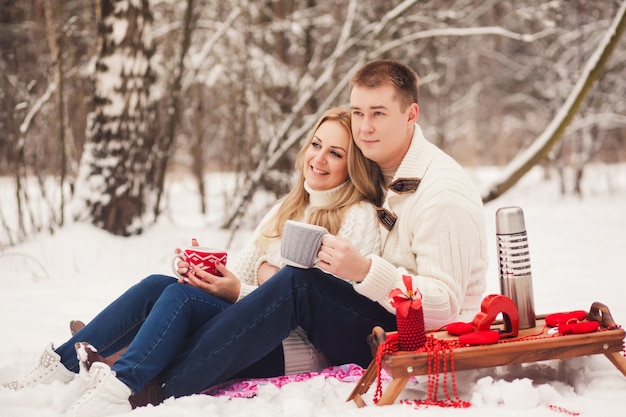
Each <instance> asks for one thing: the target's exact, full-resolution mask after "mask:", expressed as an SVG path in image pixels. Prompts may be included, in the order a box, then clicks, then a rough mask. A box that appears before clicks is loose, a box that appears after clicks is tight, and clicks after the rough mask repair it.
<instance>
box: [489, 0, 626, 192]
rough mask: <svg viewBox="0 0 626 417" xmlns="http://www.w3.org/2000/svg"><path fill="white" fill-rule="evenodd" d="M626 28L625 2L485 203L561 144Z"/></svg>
mask: <svg viewBox="0 0 626 417" xmlns="http://www.w3.org/2000/svg"><path fill="white" fill-rule="evenodd" d="M625 27H626V0H624V1H623V2H622V4H621V6H620V8H619V10H618V11H617V14H616V15H615V18H614V19H613V22H612V23H611V25H610V26H609V28H608V29H607V31H606V33H605V34H604V36H603V38H602V40H601V41H600V43H599V44H598V47H597V49H596V50H595V51H594V53H593V54H592V55H591V57H590V58H589V60H588V61H587V63H586V64H585V67H584V69H583V71H582V73H581V75H580V77H579V79H578V81H577V82H576V84H575V85H574V87H573V88H572V91H571V92H570V94H569V95H568V97H567V99H566V100H565V102H564V103H563V105H562V106H561V108H560V109H559V110H558V111H557V113H556V115H555V116H554V118H553V119H552V121H551V122H550V124H549V125H548V126H547V127H546V129H545V130H544V131H543V132H542V133H541V135H539V137H538V138H537V139H535V141H534V142H533V143H532V144H531V145H530V146H529V147H528V148H527V149H526V150H525V151H524V152H522V153H520V154H519V155H518V156H517V157H515V158H514V159H513V160H512V161H511V162H510V163H509V164H508V165H507V166H506V167H505V170H504V173H503V175H502V180H501V181H499V182H496V183H495V184H493V185H492V186H491V188H490V189H489V191H488V193H487V195H485V196H484V197H483V201H485V202H489V201H491V200H494V199H496V198H498V197H499V196H501V195H502V194H504V192H506V191H507V190H508V189H510V188H511V187H513V185H515V184H516V183H517V181H519V180H520V179H521V178H522V177H523V176H524V174H526V173H527V172H528V171H530V169H531V168H532V167H533V166H534V165H535V164H537V163H538V162H539V161H541V160H542V159H543V158H544V157H545V156H546V155H547V154H548V152H549V151H550V149H551V148H552V147H553V146H554V144H556V143H557V142H558V141H559V140H560V138H561V137H562V136H563V134H564V132H565V129H566V128H567V126H568V125H569V124H570V123H571V121H572V119H573V118H574V116H575V115H576V113H577V112H578V109H579V108H580V105H581V104H582V102H583V100H584V99H585V97H586V96H587V93H588V92H589V90H590V89H591V85H592V84H593V83H594V82H595V81H596V80H597V79H598V78H599V77H600V75H601V74H602V72H603V71H604V66H605V65H606V62H607V61H608V59H609V57H610V56H611V53H612V52H613V51H614V50H615V48H616V47H617V44H618V43H619V38H620V37H621V35H622V33H623V32H624V28H625Z"/></svg>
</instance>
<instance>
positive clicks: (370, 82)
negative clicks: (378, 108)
mask: <svg viewBox="0 0 626 417" xmlns="http://www.w3.org/2000/svg"><path fill="white" fill-rule="evenodd" d="M418 80H419V78H418V75H417V73H416V72H415V71H413V70H412V69H411V68H409V67H407V66H406V65H404V64H402V63H400V62H397V61H393V60H390V59H383V60H378V61H372V62H370V63H368V64H365V65H364V66H362V67H361V68H360V69H359V70H358V71H357V72H356V74H354V76H352V79H351V80H350V87H351V88H352V87H355V86H357V87H365V88H377V87H381V86H383V85H391V86H392V87H393V88H394V89H395V90H396V93H397V94H398V98H399V101H400V107H401V108H402V110H405V109H406V108H407V107H408V106H409V105H411V103H417V97H418V91H417V90H418V82H419V81H418Z"/></svg>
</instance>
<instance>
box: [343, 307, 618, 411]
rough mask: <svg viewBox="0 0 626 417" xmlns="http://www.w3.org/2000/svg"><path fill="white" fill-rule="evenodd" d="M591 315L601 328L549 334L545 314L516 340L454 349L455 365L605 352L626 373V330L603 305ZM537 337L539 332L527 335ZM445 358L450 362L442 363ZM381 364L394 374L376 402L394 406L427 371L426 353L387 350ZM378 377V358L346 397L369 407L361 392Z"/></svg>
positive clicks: (378, 340) (376, 332)
mask: <svg viewBox="0 0 626 417" xmlns="http://www.w3.org/2000/svg"><path fill="white" fill-rule="evenodd" d="M587 319H588V320H595V321H598V322H599V323H600V329H599V330H598V331H597V332H593V333H585V334H572V335H564V336H548V335H547V334H546V326H545V316H540V317H538V319H537V321H536V326H535V327H534V328H530V329H525V330H520V331H519V335H518V336H517V337H516V338H514V339H507V340H501V341H500V342H498V343H496V344H492V345H482V346H468V347H462V348H457V349H455V350H454V369H455V370H457V371H460V370H469V369H479V368H490V367H495V366H502V365H513V364H522V363H529V362H538V361H545V360H552V359H567V358H574V357H578V356H587V355H596V354H603V355H605V356H606V357H607V358H608V359H609V360H610V361H611V362H612V363H613V365H615V367H616V368H617V369H618V370H619V371H620V372H621V373H622V374H624V376H626V358H624V356H623V355H622V351H623V350H624V335H625V333H624V330H623V329H622V328H620V327H619V326H617V325H616V324H615V322H614V321H613V318H612V317H611V313H610V312H609V309H608V308H607V307H606V306H605V305H604V304H601V303H597V302H596V303H593V304H592V306H591V309H590V311H589V313H588V314H587ZM494 324H496V323H494ZM390 334H391V333H390ZM431 334H432V335H433V336H434V337H436V338H438V339H454V338H455V337H454V336H450V335H449V334H448V332H447V331H439V332H431ZM534 335H540V336H539V337H528V336H534ZM386 336H387V334H386V333H385V331H384V330H383V329H382V328H380V327H375V328H374V329H373V330H372V334H371V335H370V336H369V337H368V342H369V344H370V346H371V347H372V352H373V356H374V358H375V357H376V351H377V349H378V346H380V345H381V344H382V343H383V342H384V341H385V339H386ZM525 337H526V338H525ZM443 356H445V357H443ZM444 361H447V363H445V364H444V363H443V362H444ZM381 366H382V367H383V369H385V371H387V373H388V374H389V375H390V376H391V378H392V380H391V382H390V383H389V384H388V385H387V387H386V388H385V389H384V391H383V393H382V395H381V397H380V399H379V401H378V402H377V404H376V405H389V404H393V403H394V401H395V400H396V398H398V395H400V392H401V391H402V390H403V389H404V387H405V385H406V383H407V382H408V380H409V378H411V377H412V376H417V375H427V374H428V353H427V352H419V353H414V352H402V351H400V352H396V353H394V354H388V355H385V356H384V357H383V359H382V361H381ZM439 369H451V364H450V363H449V357H448V356H446V355H442V358H441V363H440V368H439ZM377 376H378V369H377V366H376V360H375V359H374V360H372V362H371V363H370V365H369V366H368V368H367V370H366V371H365V373H364V374H363V376H362V377H361V379H360V380H359V381H358V382H357V384H356V386H355V387H354V390H353V391H352V393H351V394H350V396H349V397H348V399H347V401H350V400H353V401H354V402H355V403H356V404H357V406H358V407H363V406H365V405H366V404H365V402H364V400H363V398H362V397H361V396H362V395H363V394H365V393H366V392H367V391H368V389H369V388H370V386H371V385H372V383H373V382H374V381H375V379H376V377H377Z"/></svg>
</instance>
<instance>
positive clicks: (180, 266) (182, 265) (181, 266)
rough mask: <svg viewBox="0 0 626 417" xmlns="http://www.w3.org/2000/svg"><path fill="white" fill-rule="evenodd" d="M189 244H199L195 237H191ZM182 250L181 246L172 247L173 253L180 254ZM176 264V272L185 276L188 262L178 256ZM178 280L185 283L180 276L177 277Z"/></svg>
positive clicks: (188, 265) (187, 270)
mask: <svg viewBox="0 0 626 417" xmlns="http://www.w3.org/2000/svg"><path fill="white" fill-rule="evenodd" d="M191 246H200V245H199V244H198V240H197V239H196V238H193V239H191ZM182 252H183V250H182V249H181V248H176V249H174V253H176V254H180V253H182ZM176 266H177V268H178V269H177V272H178V274H179V275H182V276H184V277H185V276H187V272H189V267H190V266H191V265H190V264H189V262H187V261H185V260H183V258H179V261H178V263H177V264H176ZM178 282H179V283H181V284H184V283H186V281H185V279H184V278H181V277H178Z"/></svg>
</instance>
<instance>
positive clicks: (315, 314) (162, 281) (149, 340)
mask: <svg viewBox="0 0 626 417" xmlns="http://www.w3.org/2000/svg"><path fill="white" fill-rule="evenodd" d="M172 284H175V285H172ZM298 326H301V327H302V328H303V329H304V330H306V332H307V333H308V337H309V340H310V341H311V343H312V344H313V345H314V346H316V347H317V348H318V349H319V350H320V351H321V352H322V353H323V354H324V355H325V356H326V358H327V359H328V360H329V361H330V362H331V363H333V364H343V363H356V364H358V365H361V366H364V367H365V366H367V365H368V364H369V362H370V361H371V359H372V357H371V352H370V348H369V346H368V344H367V342H366V338H367V335H368V334H370V333H371V331H372V328H373V327H374V326H381V327H383V328H384V329H385V330H395V326H396V321H395V316H394V315H393V314H391V313H389V312H388V311H387V310H385V309H384V308H383V307H382V306H380V305H379V304H378V303H375V302H373V301H371V300H369V299H368V298H366V297H363V296H361V295H360V294H358V293H357V292H355V291H354V289H353V288H352V285H351V284H349V283H347V282H345V281H343V280H340V279H337V278H336V277H334V276H332V275H329V274H326V273H324V272H322V271H320V270H319V269H315V268H314V269H309V270H302V269H298V268H293V267H285V268H283V269H281V270H280V271H279V272H278V273H277V274H276V275H274V276H273V277H272V278H271V279H270V280H268V281H267V282H266V283H264V284H263V285H262V286H260V287H259V288H257V289H256V290H255V291H253V292H252V293H250V294H249V295H248V296H246V297H245V298H243V299H242V300H240V301H238V302H237V303H235V304H230V303H227V302H225V301H223V300H220V299H219V298H216V297H214V296H211V295H210V294H207V293H205V292H204V291H201V290H197V289H195V288H193V287H189V286H187V285H182V284H177V283H176V281H175V280H174V279H172V278H168V277H163V276H150V277H148V278H146V279H145V280H143V281H142V282H140V283H139V284H137V285H136V286H135V287H132V288H131V289H129V290H128V291H127V292H126V293H125V294H123V295H122V296H121V297H120V298H118V299H117V300H116V301H114V302H113V303H112V304H111V305H110V306H108V307H107V308H106V309H105V310H103V312H102V313H101V314H99V315H98V316H97V317H96V318H95V319H94V320H93V321H92V322H90V323H89V324H88V325H87V326H86V327H85V328H84V329H83V330H81V331H80V332H78V333H77V334H76V335H75V336H74V337H73V338H72V339H70V341H68V342H67V343H66V344H64V345H62V346H60V347H59V349H57V352H58V353H59V354H61V357H62V358H63V363H64V364H65V365H66V366H67V367H68V368H71V367H70V366H68V364H70V362H68V359H66V358H67V356H66V355H67V351H68V350H69V346H67V345H71V347H72V349H73V342H75V341H80V340H85V341H88V342H90V343H91V344H92V345H94V346H95V347H96V348H97V349H98V350H99V352H100V354H102V355H108V354H112V353H113V352H115V351H117V350H119V349H120V348H121V347H123V346H124V345H125V344H128V343H130V342H131V341H132V343H130V346H129V348H128V350H127V351H126V353H125V354H124V355H122V357H120V359H119V360H118V361H117V362H116V363H115V365H114V366H113V370H114V371H115V372H116V373H117V376H118V378H120V379H121V380H122V381H123V382H124V383H125V384H127V385H128V386H129V387H130V388H131V390H133V392H138V391H139V390H141V388H142V387H143V386H144V385H145V384H147V383H148V382H149V381H150V380H152V379H156V380H157V381H159V382H162V383H163V388H164V390H165V394H166V396H175V397H180V396H184V395H190V394H195V393H198V392H200V391H202V390H204V389H206V388H209V387H211V386H214V385H216V384H219V383H222V382H225V381H228V380H230V379H233V378H237V377H251V376H257V377H260V376H275V375H280V374H283V373H284V359H283V356H282V346H281V344H282V340H283V339H284V338H285V337H287V335H288V334H289V332H290V331H291V330H293V329H295V328H296V327H298ZM94 341H95V343H94ZM73 362H74V363H75V362H76V360H75V359H74V361H73Z"/></svg>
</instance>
